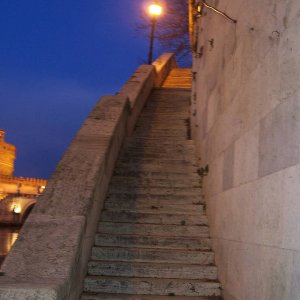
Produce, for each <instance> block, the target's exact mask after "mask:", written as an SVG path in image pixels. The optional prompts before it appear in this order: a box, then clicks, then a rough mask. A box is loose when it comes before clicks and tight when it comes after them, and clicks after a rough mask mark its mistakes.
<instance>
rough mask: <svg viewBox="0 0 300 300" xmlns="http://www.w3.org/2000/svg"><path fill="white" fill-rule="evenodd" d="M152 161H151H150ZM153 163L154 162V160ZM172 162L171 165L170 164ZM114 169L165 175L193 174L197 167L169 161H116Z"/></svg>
mask: <svg viewBox="0 0 300 300" xmlns="http://www.w3.org/2000/svg"><path fill="white" fill-rule="evenodd" d="M152 161H153V160H152ZM154 161H155V160H154ZM172 162H173V163H172ZM116 169H126V170H128V171H143V172H162V171H164V172H167V173H171V172H174V173H181V172H182V170H184V171H185V172H192V173H195V172H197V171H198V167H197V166H196V165H192V164H186V165H185V164H179V163H175V162H174V161H172V160H169V161H168V162H165V163H160V164H158V163H155V162H153V163H149V162H147V163H146V162H145V161H144V160H140V161H136V162H125V161H118V162H117V166H116Z"/></svg>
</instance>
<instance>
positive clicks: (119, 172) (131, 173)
mask: <svg viewBox="0 0 300 300" xmlns="http://www.w3.org/2000/svg"><path fill="white" fill-rule="evenodd" d="M113 176H127V177H142V178H156V179H160V178H161V179H167V178H170V180H180V179H182V178H183V179H184V178H192V179H193V180H198V181H199V180H200V177H199V175H198V173H196V172H193V173H191V172H184V170H182V171H181V172H178V173H173V172H155V171H152V172H147V171H143V170H126V169H121V168H115V169H114V173H113Z"/></svg>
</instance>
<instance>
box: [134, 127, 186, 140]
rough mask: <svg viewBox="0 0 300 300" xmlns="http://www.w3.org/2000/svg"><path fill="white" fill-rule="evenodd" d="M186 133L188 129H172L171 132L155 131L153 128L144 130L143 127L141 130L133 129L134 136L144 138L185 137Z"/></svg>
mask: <svg viewBox="0 0 300 300" xmlns="http://www.w3.org/2000/svg"><path fill="white" fill-rule="evenodd" d="M187 134H188V130H183V131H181V132H179V131H173V132H170V131H169V132H168V131H165V132H164V131H162V130H160V131H158V130H157V131H155V130H148V131H146V130H145V129H141V130H136V131H135V137H136V138H138V137H144V138H160V139H161V138H167V139H174V140H177V139H187Z"/></svg>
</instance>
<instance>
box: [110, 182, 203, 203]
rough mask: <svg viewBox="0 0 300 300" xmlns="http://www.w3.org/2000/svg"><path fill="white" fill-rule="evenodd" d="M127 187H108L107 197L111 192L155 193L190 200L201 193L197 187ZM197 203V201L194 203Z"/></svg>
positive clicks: (149, 194) (148, 194)
mask: <svg viewBox="0 0 300 300" xmlns="http://www.w3.org/2000/svg"><path fill="white" fill-rule="evenodd" d="M126 189H127V187H125V189H123V188H122V187H121V186H120V187H119V189H118V188H117V187H115V188H111V187H110V188H109V193H108V195H109V197H110V195H111V194H114V195H118V194H131V195H146V196H147V197H148V196H151V197H152V196H153V197H154V196H155V195H159V196H177V197H181V196H183V197H185V199H186V197H192V199H191V200H193V201H194V198H197V199H198V197H199V195H201V189H199V188H198V187H196V188H176V187H173V188H166V187H160V188H151V187H149V188H148V187H141V188H135V189H128V190H127V191H125V190H126ZM195 204H197V203H195Z"/></svg>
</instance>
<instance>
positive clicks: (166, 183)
mask: <svg viewBox="0 0 300 300" xmlns="http://www.w3.org/2000/svg"><path fill="white" fill-rule="evenodd" d="M110 185H111V187H112V188H114V187H117V188H118V187H120V186H121V185H123V186H124V185H126V186H129V187H130V189H132V188H136V187H140V188H142V187H167V188H173V187H175V188H189V187H191V188H195V187H199V188H200V183H199V179H198V178H197V179H194V178H187V179H179V180H176V179H170V178H166V179H163V178H158V179H156V178H144V177H125V176H113V177H112V179H111V182H110Z"/></svg>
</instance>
